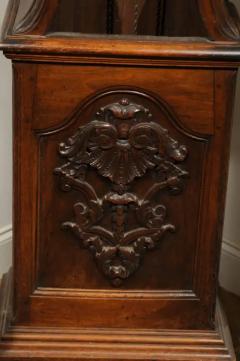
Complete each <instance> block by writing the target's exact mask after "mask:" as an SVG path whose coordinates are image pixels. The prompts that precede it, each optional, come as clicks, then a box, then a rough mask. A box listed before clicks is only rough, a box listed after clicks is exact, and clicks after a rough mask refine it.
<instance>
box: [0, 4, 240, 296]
mask: <svg viewBox="0 0 240 361" xmlns="http://www.w3.org/2000/svg"><path fill="white" fill-rule="evenodd" d="M27 1H30V0H26V2H27ZM234 1H235V2H236V4H237V5H238V6H239V9H240V0H234ZM7 2H8V0H0V23H1V22H2V18H3V15H4V11H5V8H6V4H7ZM238 94H239V95H238V96H237V99H239V98H240V79H239V82H238ZM11 102H12V100H11V64H10V61H9V60H6V59H5V58H4V57H3V55H2V54H0V169H1V176H0V275H1V274H2V273H3V272H5V271H6V270H7V268H8V267H9V265H10V263H11V242H10V240H11V223H12V211H11V208H12V196H11V191H12V169H11V168H12V150H11V147H12V144H11V143H12V142H11V134H12V130H11V127H12V123H11V112H12V110H11ZM239 185H240V101H237V103H236V107H235V116H234V125H233V139H232V147H231V160H230V170H229V182H228V193H227V207H226V217H225V226H224V236H223V241H224V242H223V251H222V259H221V269H220V281H221V284H222V285H223V286H224V287H225V288H227V289H229V290H231V291H234V292H236V293H238V294H240V281H239V278H240V218H239V215H240V189H239V188H240V187H239Z"/></svg>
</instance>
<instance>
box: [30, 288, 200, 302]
mask: <svg viewBox="0 0 240 361" xmlns="http://www.w3.org/2000/svg"><path fill="white" fill-rule="evenodd" d="M32 296H33V297H34V296H43V297H49V296H51V297H52V296H56V297H66V298H68V297H70V298H72V297H73V298H75V297H77V298H79V299H82V298H93V299H101V298H104V299H106V298H108V299H109V300H111V299H168V300H169V299H171V300H175V299H183V300H185V299H191V300H195V301H199V298H198V297H197V296H196V294H195V293H194V292H193V291H191V290H169V291H160V290H153V291H150V290H141V289H140V290H136V291H131V290H129V291H128V290H110V289H109V290H105V289H103V290H99V289H73V288H66V289H64V288H54V287H37V288H36V289H35V291H34V292H33V293H32Z"/></svg>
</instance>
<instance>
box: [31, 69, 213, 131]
mask: <svg viewBox="0 0 240 361" xmlns="http://www.w3.org/2000/svg"><path fill="white" fill-rule="evenodd" d="M59 69H60V68H59V67H58V66H55V65H44V66H42V67H40V68H39V69H38V75H37V79H38V81H37V84H36V92H37V95H38V102H36V104H35V107H34V118H33V127H34V129H36V130H44V129H48V128H49V130H51V129H54V128H57V127H59V126H60V122H62V125H63V124H64V122H65V121H66V119H67V118H68V117H71V115H72V114H73V112H74V110H75V109H76V108H77V107H78V106H79V101H80V99H79V93H80V92H81V97H82V99H84V98H87V97H89V96H91V95H92V91H93V89H96V90H97V89H104V88H109V87H115V88H117V87H122V86H123V84H124V85H125V86H127V87H128V88H131V86H132V83H133V80H134V87H135V89H136V88H140V89H144V90H145V91H148V92H149V93H150V94H151V93H157V94H158V95H159V96H160V97H161V98H162V99H164V100H165V102H167V103H168V104H169V106H170V107H171V108H172V110H173V111H175V113H176V114H178V116H179V118H180V119H181V124H182V126H183V127H184V128H186V129H187V130H189V131H190V132H196V133H200V134H213V132H214V120H213V105H212V104H213V81H214V77H213V71H211V70H199V71H198V72H195V71H194V70H193V69H182V70H181V69H174V68H173V69H174V70H173V69H169V68H164V69H159V68H135V69H133V68H130V67H129V68H126V67H119V66H118V67H109V66H104V67H100V66H97V67H94V68H93V67H91V66H84V67H83V68H81V67H78V66H74V65H72V66H69V67H64V68H63V69H62V71H61V73H60V72H59ZM127 69H128V70H130V73H129V72H127ZM109 73H111V77H109V76H108V74H109ZM86 79H87V81H86ZM196 84H197V85H198V89H197V92H196V91H194V87H195V85H196ZM44 85H47V86H46V87H45V86H44ZM186 98H187V99H188V106H187V107H186V105H185V99H186ZM56 99H61V101H59V102H58V110H59V112H57V113H56V109H55V100H56ZM193 113H194V116H193V115H192V114H193Z"/></svg>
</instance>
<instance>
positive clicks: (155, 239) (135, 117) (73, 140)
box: [54, 98, 188, 286]
mask: <svg viewBox="0 0 240 361" xmlns="http://www.w3.org/2000/svg"><path fill="white" fill-rule="evenodd" d="M187 153H188V152H187V148H186V147H185V146H184V145H180V144H179V143H178V142H177V141H176V140H174V139H173V138H171V137H170V136H169V134H168V131H167V130H166V129H164V128H163V127H161V126H160V125H159V124H158V123H156V122H154V121H153V120H152V115H151V113H150V111H149V110H148V109H146V108H145V107H143V106H142V105H138V104H135V103H131V102H130V101H129V100H128V99H126V98H124V99H121V100H120V101H119V102H117V103H112V104H108V105H106V106H104V107H102V108H101V109H100V110H99V112H98V113H97V114H96V118H95V119H94V120H92V121H91V122H90V123H89V124H87V125H85V126H83V127H80V128H79V129H78V130H77V132H76V133H75V134H74V135H73V136H72V137H70V138H69V139H68V140H67V141H66V142H64V143H61V144H60V145H59V154H60V156H61V157H63V158H65V159H66V162H65V163H64V164H63V165H62V166H60V167H58V168H56V169H55V171H54V172H55V174H57V175H58V176H59V177H60V181H61V187H62V190H64V191H70V190H71V189H75V190H77V191H79V192H80V193H81V194H82V195H84V199H85V202H77V203H76V204H75V205H74V213H75V220H74V221H67V222H64V223H63V224H62V228H63V229H66V230H68V229H69V230H71V231H72V232H73V233H74V234H75V235H76V236H77V237H78V239H79V240H80V242H81V244H82V245H83V246H84V247H85V248H87V249H89V250H90V251H91V252H92V254H93V256H94V259H95V261H96V263H97V265H98V267H99V269H100V270H101V271H102V272H103V274H104V275H105V276H106V277H107V278H108V279H110V280H111V282H112V284H114V285H115V286H118V285H120V284H121V283H122V282H123V280H125V279H127V278H128V277H129V276H130V275H132V274H133V273H134V272H135V271H136V270H137V269H138V267H139V266H140V262H141V259H142V258H143V255H144V254H145V253H146V252H147V251H148V250H152V249H154V248H156V247H157V246H158V245H159V243H160V241H161V239H162V237H163V236H164V234H165V233H166V232H174V231H175V226H174V225H173V224H170V223H165V220H166V217H167V210H166V207H165V206H164V205H163V204H157V203H156V201H155V200H154V198H155V196H156V194H158V193H159V192H160V191H161V190H164V189H167V190H168V191H169V192H171V193H174V194H178V193H180V192H181V191H182V189H183V184H184V178H185V177H186V176H187V175H188V172H187V171H186V170H184V169H182V168H181V167H179V165H178V163H181V162H183V161H184V160H185V159H186V157H187ZM89 167H91V168H93V169H95V170H96V171H97V172H98V174H99V175H100V176H101V177H104V178H106V179H108V180H109V181H110V187H109V191H108V192H107V193H106V194H105V195H104V196H102V197H99V196H98V195H97V194H96V191H95V190H94V188H93V186H92V185H91V184H90V183H88V182H87V181H86V180H85V176H86V173H87V172H88V169H89ZM149 170H152V171H154V174H155V179H156V181H155V182H154V184H153V185H152V187H150V189H148V190H147V191H146V193H145V194H144V196H142V197H140V196H138V195H137V194H135V193H134V192H132V191H131V186H132V183H133V181H137V180H138V179H139V178H142V177H144V176H145V174H146V173H147V172H148V171H149ZM109 209H110V213H111V218H112V227H111V229H106V228H105V227H103V226H102V225H101V223H102V221H103V220H104V217H105V216H106V214H107V213H108V214H109ZM131 213H134V215H135V217H136V219H137V221H138V226H137V227H135V228H134V229H131V230H129V229H127V228H126V224H127V220H128V217H129V215H130V214H131Z"/></svg>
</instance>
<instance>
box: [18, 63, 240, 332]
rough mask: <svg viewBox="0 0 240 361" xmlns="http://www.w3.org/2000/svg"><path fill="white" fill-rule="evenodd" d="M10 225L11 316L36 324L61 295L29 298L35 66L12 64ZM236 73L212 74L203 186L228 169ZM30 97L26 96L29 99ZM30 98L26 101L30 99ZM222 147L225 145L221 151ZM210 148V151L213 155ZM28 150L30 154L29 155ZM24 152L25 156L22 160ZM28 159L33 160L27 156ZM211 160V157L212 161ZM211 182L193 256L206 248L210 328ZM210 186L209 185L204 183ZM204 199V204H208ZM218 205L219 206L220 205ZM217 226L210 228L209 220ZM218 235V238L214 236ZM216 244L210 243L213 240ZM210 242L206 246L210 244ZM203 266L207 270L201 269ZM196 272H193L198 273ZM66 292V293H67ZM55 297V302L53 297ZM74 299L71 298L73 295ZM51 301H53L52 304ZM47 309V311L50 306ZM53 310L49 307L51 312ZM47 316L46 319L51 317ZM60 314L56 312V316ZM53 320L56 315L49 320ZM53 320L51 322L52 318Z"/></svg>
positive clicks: (34, 204)
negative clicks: (211, 133) (211, 131)
mask: <svg viewBox="0 0 240 361" xmlns="http://www.w3.org/2000/svg"><path fill="white" fill-rule="evenodd" d="M14 69H15V70H14V73H15V99H16V102H15V110H16V111H15V116H14V118H15V136H14V138H15V143H14V147H15V151H14V156H15V158H14V159H15V161H14V164H15V197H16V198H15V224H14V228H15V230H14V237H15V238H14V254H15V256H14V271H15V272H14V313H15V316H16V318H15V323H18V322H19V320H21V322H23V323H24V324H28V323H29V322H30V325H31V320H32V321H33V320H34V319H35V323H36V324H37V323H38V322H39V321H36V320H38V319H39V318H38V316H37V314H39V315H40V314H41V313H42V312H44V308H45V307H47V305H48V302H50V304H51V307H52V306H53V305H54V304H55V302H56V301H57V303H59V302H60V303H59V306H60V309H62V311H63V308H62V306H63V305H61V297H60V298H59V297H58V296H57V295H56V294H55V295H54V293H53V296H50V294H49V296H48V297H46V296H47V295H45V296H43V295H41V294H39V295H37V294H36V295H34V292H35V290H36V288H37V284H36V279H37V277H36V276H37V275H36V269H37V244H36V239H37V232H38V231H37V229H38V228H37V218H38V212H39V205H38V201H37V194H36V193H38V192H36V189H38V182H37V178H38V165H39V158H38V149H37V145H36V141H34V139H33V135H32V129H31V127H30V126H29V122H30V123H31V119H32V107H33V103H34V101H36V99H35V96H34V94H35V92H34V90H35V86H36V81H37V65H36V64H31V65H30V64H28V63H25V64H24V63H15V64H14ZM234 78H235V71H224V70H217V71H216V72H215V105H214V109H215V111H216V118H215V129H216V135H215V137H214V139H215V140H214V144H213V143H212V144H211V146H210V147H212V150H213V152H212V157H210V158H209V164H208V170H209V171H211V170H212V171H211V172H212V173H211V172H210V173H211V174H210V175H207V179H208V181H207V182H210V181H212V179H214V180H215V181H216V184H218V183H219V182H218V177H221V179H224V176H225V175H226V170H227V160H228V150H229V139H230V136H229V133H230V121H229V120H230V112H231V104H230V103H231V102H230V101H229V102H228V103H227V102H226V101H225V99H226V98H227V97H230V96H229V94H230V93H232V92H233V80H234ZM30 95H31V96H30ZM29 99H31V101H29ZM222 144H224V147H222ZM214 149H215V151H214ZM29 152H30V153H29ZM26 154H27V155H28V156H27V158H28V159H26ZM29 157H30V158H31V159H32V160H33V161H31V164H30V163H29V162H28V160H29V159H30V158H29ZM32 157H33V158H32ZM215 157H216V159H215ZM216 184H213V183H212V188H210V193H211V192H212V194H213V197H212V198H211V197H210V198H208V197H207V196H206V201H209V202H210V207H211V208H212V215H211V221H210V222H209V217H208V215H206V214H205V215H203V222H205V224H206V229H208V230H209V236H210V238H209V237H208V238H207V237H204V234H202V238H201V239H202V242H201V243H200V245H199V250H198V252H201V254H202V255H204V254H206V252H205V250H204V248H205V247H206V249H207V250H208V252H207V254H206V258H205V259H203V258H201V259H200V261H199V262H200V264H199V265H198V270H201V272H199V273H197V275H198V274H199V277H198V280H197V284H196V288H197V289H198V290H199V296H200V298H201V300H203V304H204V305H205V306H204V307H205V311H204V312H205V313H206V314H207V315H208V316H207V317H209V315H210V321H209V325H210V324H211V325H212V327H213V324H214V321H213V315H214V305H215V290H216V277H217V268H218V260H219V251H220V241H219V238H220V235H221V222H222V205H223V195H224V194H225V184H221V183H220V184H219V187H216ZM209 187H211V184H210V185H209ZM207 198H208V200H207ZM220 206H221V207H220ZM218 207H220V209H218ZM213 219H214V222H216V223H215V224H216V228H214V229H210V228H211V225H212V223H211V222H212V221H213ZM216 234H218V237H216ZM214 240H215V241H214ZM209 242H210V246H209ZM206 265H208V267H206ZM197 272H198V271H197ZM67 292H68V291H66V294H67ZM56 297H57V299H58V300H57V299H56ZM74 298H75V297H74ZM54 300H55V301H54ZM68 300H69V302H70V301H71V302H70V303H72V302H73V303H72V304H73V305H74V304H75V301H74V299H71V296H70V298H69V297H67V298H65V299H64V297H63V299H62V301H63V302H64V303H65V302H68ZM51 307H50V308H51ZM51 312H53V309H52V311H51ZM51 312H50V313H49V315H48V316H50V317H52V316H51ZM59 315H60V314H59ZM54 318H55V317H54ZM54 318H53V319H54Z"/></svg>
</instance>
